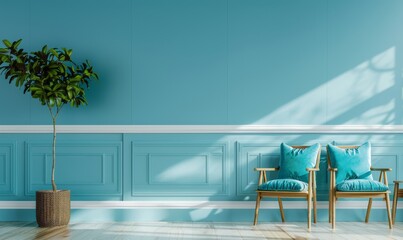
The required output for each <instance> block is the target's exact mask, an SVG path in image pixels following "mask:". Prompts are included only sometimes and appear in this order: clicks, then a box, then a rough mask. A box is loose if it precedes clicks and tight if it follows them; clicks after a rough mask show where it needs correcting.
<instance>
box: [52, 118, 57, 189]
mask: <svg viewBox="0 0 403 240" xmlns="http://www.w3.org/2000/svg"><path fill="white" fill-rule="evenodd" d="M52 122H53V149H52V160H53V161H52V189H53V192H56V190H57V188H56V183H55V168H56V118H55V117H54V118H52Z"/></svg>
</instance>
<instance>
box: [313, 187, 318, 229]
mask: <svg viewBox="0 0 403 240" xmlns="http://www.w3.org/2000/svg"><path fill="white" fill-rule="evenodd" d="M317 217H318V214H317V210H316V188H314V190H313V222H314V223H316V219H317Z"/></svg>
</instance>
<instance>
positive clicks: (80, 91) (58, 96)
mask: <svg viewBox="0 0 403 240" xmlns="http://www.w3.org/2000/svg"><path fill="white" fill-rule="evenodd" d="M21 41H22V40H21V39H20V40H18V41H15V42H12V43H11V42H10V41H8V40H3V43H4V45H5V47H4V48H0V71H1V73H2V74H4V76H5V78H6V79H7V80H9V83H10V84H11V83H14V84H15V86H17V87H23V88H24V93H27V92H29V93H30V94H31V96H32V98H35V99H38V100H39V102H40V103H41V104H42V105H44V106H46V107H47V108H48V110H49V113H50V115H51V118H52V124H53V145H52V175H51V176H52V177H51V182H52V189H53V192H57V187H56V183H55V166H56V120H57V117H58V115H59V113H60V111H61V109H62V108H63V106H65V105H66V104H69V105H71V106H73V107H79V106H81V105H85V104H87V100H86V97H85V88H88V86H89V81H90V80H91V79H98V76H97V74H96V73H95V72H94V71H93V67H92V66H91V65H90V64H89V62H88V61H85V62H84V63H81V64H77V63H75V62H74V61H73V60H72V58H71V55H72V52H73V51H72V50H71V49H66V48H62V49H58V48H48V47H47V46H46V45H45V46H44V47H43V48H42V49H41V50H39V51H35V52H31V53H28V52H25V51H24V49H22V48H19V45H20V43H21Z"/></svg>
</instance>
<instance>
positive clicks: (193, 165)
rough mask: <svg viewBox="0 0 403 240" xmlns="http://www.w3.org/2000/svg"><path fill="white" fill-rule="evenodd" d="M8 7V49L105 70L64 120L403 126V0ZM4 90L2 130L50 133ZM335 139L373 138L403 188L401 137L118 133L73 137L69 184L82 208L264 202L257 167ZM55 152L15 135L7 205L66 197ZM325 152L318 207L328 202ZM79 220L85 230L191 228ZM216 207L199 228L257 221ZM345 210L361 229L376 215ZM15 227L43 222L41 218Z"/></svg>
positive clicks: (13, 92)
mask: <svg viewBox="0 0 403 240" xmlns="http://www.w3.org/2000/svg"><path fill="white" fill-rule="evenodd" d="M0 8H1V9H2V14H1V15H0V21H1V22H2V23H3V24H2V27H1V28H0V39H4V38H7V39H11V40H15V39H18V38H23V39H24V42H23V46H24V47H25V48H26V49H28V50H34V49H37V48H39V47H41V46H42V45H43V44H45V43H46V44H49V46H52V47H69V48H73V49H74V55H73V56H75V57H76V59H77V60H79V61H81V60H84V59H86V58H88V59H90V61H91V62H92V64H93V65H94V66H95V67H96V69H97V71H98V72H99V75H100V80H99V82H97V83H94V84H92V86H91V89H90V90H89V91H88V101H89V105H88V106H86V107H83V108H79V109H71V108H69V107H66V108H65V109H63V112H62V113H61V115H60V118H59V123H60V124H73V125H74V124H77V125H86V124H88V125H99V124H102V125H109V124H110V125H115V124H128V125H130V124H145V125H153V124H167V125H170V124H184V125H186V124H206V125H210V124H214V125H215V124H217V125H221V124H223V125H226V124H325V125H326V124H332V125H333V124H334V125H338V124H363V125H365V124H396V125H399V124H402V123H403V115H402V112H403V111H402V110H403V109H402V107H401V106H402V87H403V85H402V80H403V79H402V74H401V73H402V70H403V63H402V60H401V59H402V56H403V52H402V51H403V50H402V49H403V48H402V47H403V31H401V30H400V29H401V26H400V25H401V22H402V20H403V15H402V14H401V12H402V10H403V2H402V1H399V0H394V1H393V0H377V1H376V0H342V1H340V0H309V1H308V0H304V1H297V0H294V1H291V0H169V1H167V0H115V1H106V0H103V1H99V0H86V1H82V0H81V1H79V0H71V1H68V2H66V1H61V0H41V1H33V0H15V1H0ZM401 54H402V55H401ZM0 80H1V81H0V124H1V125H11V124H12V125H14V124H22V125H37V124H50V118H49V116H48V113H47V110H46V109H45V108H43V107H42V106H40V105H39V104H38V103H37V102H36V101H34V100H32V99H30V97H29V96H24V95H22V93H21V90H19V89H16V88H15V87H14V86H10V85H8V83H7V82H6V81H5V80H4V79H3V77H1V78H0ZM334 140H335V141H337V142H339V143H342V144H343V143H344V144H359V143H362V142H364V141H371V142H373V144H374V148H373V159H374V166H379V167H391V168H393V171H392V172H391V173H389V174H388V177H389V181H390V183H392V181H393V180H395V179H403V167H402V164H401V162H402V161H403V136H402V135H401V134H124V133H116V134H59V140H58V168H57V171H58V172H57V173H56V178H57V179H56V180H57V182H58V184H59V187H60V188H66V189H70V190H71V191H72V199H73V200H102V201H105V200H114V201H119V200H121V201H133V200H158V201H164V200H203V201H204V200H206V201H220V200H223V201H254V198H255V193H254V190H255V189H256V180H257V176H256V173H254V172H253V171H252V170H253V168H255V167H257V166H271V165H275V164H276V162H277V161H278V157H279V156H278V150H279V149H278V146H279V144H280V143H281V142H287V143H288V144H298V145H300V144H312V143H314V142H319V143H321V144H322V145H323V146H325V145H326V144H327V143H329V142H331V141H334ZM50 142H51V136H50V134H0V200H11V201H13V200H16V201H25V200H33V199H34V192H35V190H37V189H43V188H50V184H49V168H50V161H49V159H50V154H51V148H50ZM322 154H323V155H322V160H321V171H320V172H319V174H318V193H319V195H318V198H319V200H326V199H327V189H328V173H327V172H326V163H325V151H324V150H323V151H322ZM79 211H80V210H75V212H74V213H73V219H75V220H80V219H81V220H83V219H86V217H87V218H88V217H92V219H94V218H96V219H104V218H103V217H101V215H102V216H109V217H110V218H108V217H106V218H105V219H107V220H144V219H145V220H189V216H190V215H189V213H188V211H187V210H180V211H175V210H153V211H151V210H145V211H141V210H133V211H131V212H130V213H133V214H134V216H135V217H133V216H131V215H130V214H127V212H126V213H122V210H116V211H115V212H113V214H111V212H109V210H105V212H104V213H103V212H91V210H88V212H85V211H84V210H83V212H79ZM94 211H95V210H94ZM203 211H204V210H202V211H201V213H200V216H205V217H199V218H198V220H205V221H210V220H211V221H231V220H234V221H236V220H238V221H249V220H251V215H250V214H251V211H249V210H234V211H231V210H224V211H222V212H220V211H218V212H216V213H214V214H213V213H209V212H208V211H207V210H206V211H205V212H203ZM300 211H302V210H300ZM343 211H344V212H343ZM343 211H342V214H339V215H338V216H340V219H343V220H345V221H348V220H357V219H360V216H361V211H362V210H360V209H359V210H356V213H357V214H358V215H349V214H345V213H346V210H343ZM379 211H380V210H379ZM374 212H375V213H376V212H377V210H376V211H374ZM87 213H88V214H87ZM288 213H289V214H291V215H292V214H295V213H292V211H291V210H289V212H288ZM350 213H351V212H350ZM103 214H105V215H103ZM319 214H320V216H319V217H320V219H322V220H324V221H326V220H327V216H326V211H324V210H321V212H320V213H319ZM0 215H1V216H2V217H0V220H29V219H33V211H32V210H20V211H13V210H7V211H1V214H0ZM262 215H263V214H262ZM400 215H401V214H400ZM357 216H358V217H357ZM115 218H116V219H115ZM262 218H263V219H266V220H276V221H279V220H280V218H279V216H278V215H275V216H274V217H273V216H271V215H270V216H266V217H262ZM291 218H292V219H296V220H298V218H297V217H296V215H295V216H294V218H293V217H291ZM374 218H375V219H377V220H385V219H386V218H385V216H384V215H383V213H381V212H379V213H376V214H374ZM398 219H402V218H401V217H400V218H398ZM190 220H192V219H190ZM193 220H194V219H193Z"/></svg>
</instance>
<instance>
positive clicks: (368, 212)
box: [365, 198, 372, 223]
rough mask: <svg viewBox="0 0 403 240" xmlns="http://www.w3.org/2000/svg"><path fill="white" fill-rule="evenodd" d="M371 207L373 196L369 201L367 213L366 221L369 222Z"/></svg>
mask: <svg viewBox="0 0 403 240" xmlns="http://www.w3.org/2000/svg"><path fill="white" fill-rule="evenodd" d="M371 207H372V198H370V199H369V201H368V207H367V214H366V215H365V223H368V221H369V215H370V214H371Z"/></svg>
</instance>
